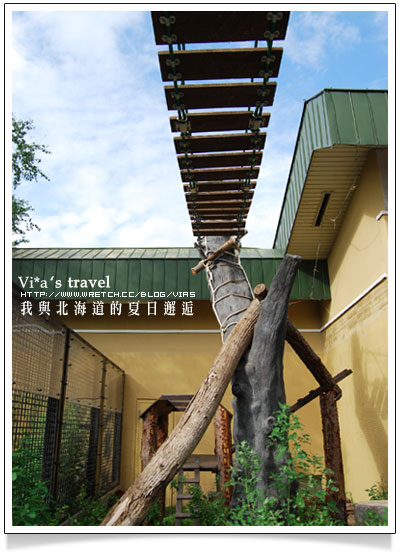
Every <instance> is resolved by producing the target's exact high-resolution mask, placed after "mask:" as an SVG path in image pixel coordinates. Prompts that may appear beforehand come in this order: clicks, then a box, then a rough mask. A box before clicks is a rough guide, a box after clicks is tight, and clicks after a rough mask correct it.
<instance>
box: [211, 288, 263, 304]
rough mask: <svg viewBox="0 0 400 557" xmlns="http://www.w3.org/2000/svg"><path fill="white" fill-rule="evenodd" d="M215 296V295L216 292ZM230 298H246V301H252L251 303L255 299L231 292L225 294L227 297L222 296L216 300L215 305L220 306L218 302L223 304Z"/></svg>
mask: <svg viewBox="0 0 400 557" xmlns="http://www.w3.org/2000/svg"><path fill="white" fill-rule="evenodd" d="M214 294H215V290H214ZM229 296H235V297H236V298H245V299H246V300H250V301H251V300H252V299H253V298H252V297H251V296H245V295H244V294H236V293H235V292H229V294H225V296H221V298H218V300H215V302H214V304H218V302H222V300H225V298H229Z"/></svg>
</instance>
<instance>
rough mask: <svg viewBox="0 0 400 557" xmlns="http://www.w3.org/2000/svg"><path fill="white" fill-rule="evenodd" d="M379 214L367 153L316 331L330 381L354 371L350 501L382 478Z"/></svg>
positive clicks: (383, 239)
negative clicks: (319, 331) (321, 328)
mask: <svg viewBox="0 0 400 557" xmlns="http://www.w3.org/2000/svg"><path fill="white" fill-rule="evenodd" d="M384 209H385V206H384V198H383V193H382V184H381V179H380V174H379V168H378V164H377V157H376V153H375V151H371V153H370V155H369V158H368V161H367V163H366V166H365V168H364V171H363V173H362V175H361V177H360V180H359V182H358V186H357V189H356V191H355V193H354V196H353V198H352V201H351V204H350V206H349V208H348V211H347V213H346V216H345V219H344V222H343V225H342V227H341V229H340V231H339V233H338V236H337V239H336V242H335V245H334V247H333V249H332V251H331V253H330V255H329V258H328V268H329V276H330V287H331V295H332V299H331V301H330V302H329V303H324V304H323V307H322V316H323V324H327V323H329V322H330V321H332V322H331V324H329V325H328V326H327V327H325V328H324V331H323V332H322V341H323V346H324V349H323V359H324V362H325V364H326V366H327V367H328V369H329V370H330V371H331V373H332V374H335V373H338V372H339V371H341V370H343V369H346V368H351V369H352V370H353V374H352V375H351V376H350V377H348V378H347V379H345V380H344V381H343V383H342V390H343V397H342V398H341V400H340V401H339V402H338V408H339V416H340V427H341V434H342V450H343V459H344V468H345V480H346V491H348V492H349V493H350V494H351V496H352V497H353V499H354V500H355V501H360V500H365V499H367V494H366V493H365V490H366V489H367V488H369V487H371V486H372V485H373V484H374V483H376V482H377V481H379V480H380V479H381V478H384V479H387V452H388V450H387V443H388V419H387V392H388V386H387V365H388V330H387V325H388V323H387V317H388V315H387V304H388V295H387V265H388V259H387V258H388V252H387V215H384V216H382V217H381V218H379V220H377V218H376V217H377V216H378V215H379V213H380V212H381V211H383V210H384ZM337 316H338V317H337ZM336 317H337V318H336ZM335 318H336V319H335Z"/></svg>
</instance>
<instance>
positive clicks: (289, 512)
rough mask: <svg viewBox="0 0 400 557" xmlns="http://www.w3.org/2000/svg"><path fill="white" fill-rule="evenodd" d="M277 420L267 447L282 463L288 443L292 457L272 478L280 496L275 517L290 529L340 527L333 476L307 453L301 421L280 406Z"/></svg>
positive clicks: (307, 438)
mask: <svg viewBox="0 0 400 557" xmlns="http://www.w3.org/2000/svg"><path fill="white" fill-rule="evenodd" d="M275 417H276V422H275V425H274V428H273V430H272V432H271V433H270V435H269V440H268V443H269V444H271V445H273V446H274V447H275V451H276V452H275V458H276V459H277V460H278V462H281V461H282V457H283V455H284V452H286V451H287V445H286V439H288V440H289V443H290V455H291V458H289V459H288V460H287V462H286V463H285V462H284V463H283V464H281V465H280V466H279V467H278V471H277V473H276V474H275V475H274V476H273V477H272V478H271V483H272V484H273V485H274V486H275V488H276V489H277V492H278V500H279V501H278V505H277V509H276V511H275V515H276V517H279V520H280V521H281V523H282V524H284V525H287V526H298V525H302V526H308V525H314V526H315V525H317V526H333V525H337V524H339V523H338V521H337V519H336V518H335V516H336V515H337V508H336V505H335V503H334V502H333V501H332V500H331V499H330V494H332V493H333V492H335V491H337V487H336V486H335V484H334V481H333V480H332V477H331V475H332V472H331V471H330V470H328V469H326V468H324V466H323V461H322V458H321V457H319V456H316V455H310V454H309V453H308V452H307V451H306V450H305V445H309V444H310V436H309V435H308V434H307V433H304V432H303V426H302V425H301V423H300V421H299V419H298V417H297V416H296V415H295V414H293V413H290V412H289V407H288V406H286V405H282V404H281V405H280V409H279V410H278V412H277V413H276V416H275Z"/></svg>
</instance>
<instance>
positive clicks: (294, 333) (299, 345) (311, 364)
mask: <svg viewBox="0 0 400 557" xmlns="http://www.w3.org/2000/svg"><path fill="white" fill-rule="evenodd" d="M286 340H287V342H288V343H289V344H290V346H291V347H292V348H293V350H294V351H295V352H296V354H297V355H298V356H299V358H300V359H301V360H302V362H303V363H304V364H305V365H306V366H307V368H308V369H309V370H310V371H311V373H312V375H313V376H314V378H315V379H316V380H317V381H318V383H319V384H320V385H321V387H322V390H323V391H324V392H329V391H331V390H333V391H334V393H335V396H336V399H337V400H338V399H339V398H340V397H341V394H342V390H341V389H340V387H339V386H338V385H337V384H336V383H335V381H334V379H333V377H332V375H331V374H330V373H329V371H328V370H327V369H326V367H325V365H324V364H323V362H322V361H321V359H320V357H319V356H318V355H317V354H316V353H315V352H314V350H313V349H312V348H311V346H310V345H309V344H308V342H307V341H306V339H305V338H304V337H303V335H302V334H301V333H300V331H298V329H297V328H296V327H295V326H294V325H293V323H292V322H291V321H290V319H289V318H288V319H287V323H286Z"/></svg>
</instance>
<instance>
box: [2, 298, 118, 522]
mask: <svg viewBox="0 0 400 557" xmlns="http://www.w3.org/2000/svg"><path fill="white" fill-rule="evenodd" d="M24 299H25V298H21V295H20V293H19V292H18V291H17V290H15V291H14V292H13V352H12V379H13V381H12V384H13V389H12V432H13V450H17V449H18V448H21V447H22V446H23V447H24V449H25V450H27V451H28V454H29V462H28V463H27V465H26V474H27V477H30V479H32V478H33V474H34V473H37V469H38V466H39V468H40V474H41V479H42V480H44V481H46V483H47V485H48V488H49V491H50V493H52V495H53V496H54V497H55V499H56V501H57V503H58V504H59V505H66V506H68V507H69V508H70V510H72V511H74V510H77V509H78V507H79V501H80V500H81V499H82V497H86V496H89V495H94V494H95V493H96V492H97V491H102V492H107V491H109V490H110V489H112V488H113V487H116V486H117V485H118V483H119V469H120V460H121V426H122V401H123V389H124V372H123V371H122V370H121V369H120V368H119V367H118V366H116V365H115V364H113V363H112V362H111V361H110V360H109V359H108V358H106V357H105V356H104V355H103V354H101V353H100V352H99V351H98V350H96V349H95V348H94V347H93V346H91V345H90V344H89V343H87V342H86V341H85V340H84V339H82V338H81V337H80V336H79V335H77V334H76V333H74V332H73V331H72V330H70V329H68V328H67V327H66V326H65V325H63V324H62V323H60V322H58V321H57V320H55V319H53V318H51V317H50V316H48V315H39V313H40V312H39V311H38V305H37V303H36V302H35V301H34V300H31V301H32V306H33V307H32V314H26V315H23V314H22V312H21V301H22V300H24ZM102 425H103V427H101V426H102ZM35 470H36V472H35ZM31 477H32V478H31Z"/></svg>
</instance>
